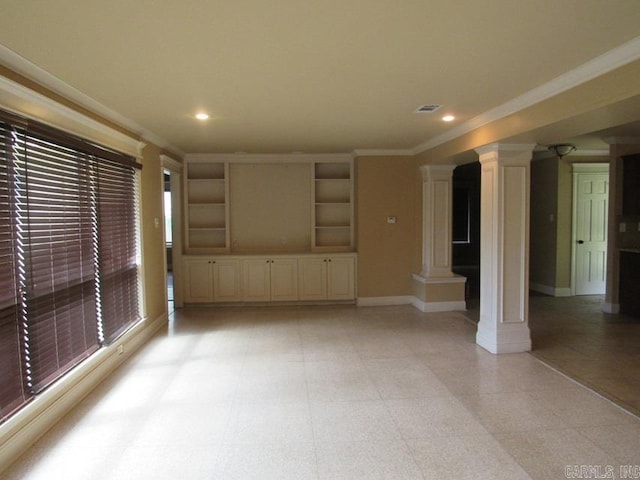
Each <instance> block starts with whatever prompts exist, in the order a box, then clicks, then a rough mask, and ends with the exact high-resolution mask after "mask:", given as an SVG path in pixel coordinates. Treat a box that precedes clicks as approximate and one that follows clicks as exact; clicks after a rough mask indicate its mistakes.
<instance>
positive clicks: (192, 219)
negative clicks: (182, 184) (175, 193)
mask: <svg viewBox="0 0 640 480" xmlns="http://www.w3.org/2000/svg"><path fill="white" fill-rule="evenodd" d="M186 183H187V185H186V188H185V195H186V202H185V203H186V205H187V222H186V225H187V228H186V232H185V233H186V239H185V242H186V248H187V252H189V253H217V252H226V251H228V245H229V230H228V221H227V219H228V204H227V191H228V174H227V166H226V164H225V163H224V162H198V161H190V162H189V163H188V164H187V175H186Z"/></svg>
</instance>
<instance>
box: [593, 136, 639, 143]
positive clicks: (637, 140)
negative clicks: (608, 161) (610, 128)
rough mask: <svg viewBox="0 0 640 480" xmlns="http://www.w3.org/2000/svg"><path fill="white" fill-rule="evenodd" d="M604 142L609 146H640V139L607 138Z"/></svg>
mask: <svg viewBox="0 0 640 480" xmlns="http://www.w3.org/2000/svg"><path fill="white" fill-rule="evenodd" d="M602 141H603V142H605V143H608V144H609V145H640V137H605V138H603V139H602Z"/></svg>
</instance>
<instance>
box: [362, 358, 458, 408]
mask: <svg viewBox="0 0 640 480" xmlns="http://www.w3.org/2000/svg"><path fill="white" fill-rule="evenodd" d="M364 366H365V368H366V370H367V373H368V375H369V377H370V378H371V380H372V381H373V383H374V385H375V386H376V388H377V389H378V392H379V393H380V396H381V397H382V398H383V399H393V398H397V399H399V398H422V397H434V396H443V395H445V396H447V395H451V392H450V391H449V389H447V387H446V386H445V384H444V383H443V382H441V381H440V380H439V379H438V377H436V376H435V375H434V374H433V373H432V372H431V371H430V370H429V369H428V368H426V367H425V365H424V363H423V362H422V361H421V360H420V359H418V358H416V357H414V356H410V357H399V358H382V359H369V360H365V361H364Z"/></svg>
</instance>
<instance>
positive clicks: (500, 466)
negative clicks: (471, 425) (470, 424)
mask: <svg viewBox="0 0 640 480" xmlns="http://www.w3.org/2000/svg"><path fill="white" fill-rule="evenodd" d="M407 443H408V444H409V447H410V448H411V451H412V453H413V456H414V458H415V459H416V462H417V463H418V465H419V466H420V469H421V471H422V474H423V476H424V478H425V480H428V479H434V480H439V479H442V478H455V479H457V480H465V479H468V480H476V479H492V480H500V479H504V480H517V479H521V480H524V479H528V478H530V477H529V475H528V474H527V473H526V472H525V471H524V470H523V469H522V467H520V465H518V463H517V462H516V461H515V460H514V459H513V458H512V457H511V456H510V455H509V454H508V453H507V452H506V451H505V450H504V448H503V447H502V446H501V445H500V444H499V443H498V442H497V441H496V440H495V439H494V438H493V437H492V436H491V435H489V434H484V435H465V436H456V435H454V436H448V437H440V438H431V439H420V440H408V441H407Z"/></svg>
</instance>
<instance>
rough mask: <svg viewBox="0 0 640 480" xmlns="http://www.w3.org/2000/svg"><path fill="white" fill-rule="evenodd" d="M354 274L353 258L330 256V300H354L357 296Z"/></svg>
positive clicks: (328, 275) (328, 278)
mask: <svg viewBox="0 0 640 480" xmlns="http://www.w3.org/2000/svg"><path fill="white" fill-rule="evenodd" d="M354 276H355V264H354V260H353V258H340V257H332V258H329V261H328V271H327V297H328V298H329V300H353V299H354V298H355V289H354V284H355V282H354Z"/></svg>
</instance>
